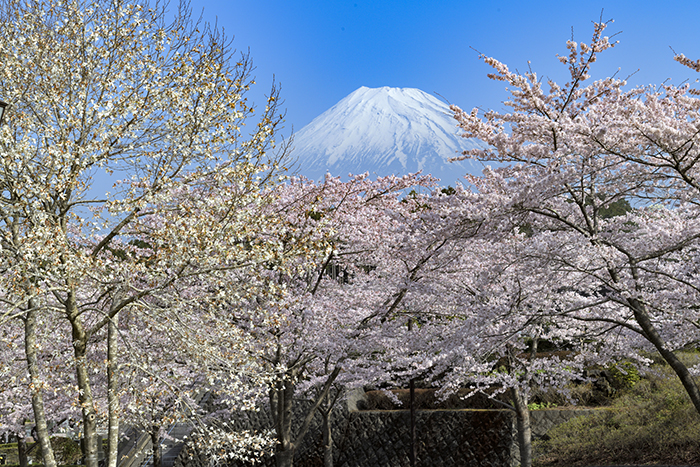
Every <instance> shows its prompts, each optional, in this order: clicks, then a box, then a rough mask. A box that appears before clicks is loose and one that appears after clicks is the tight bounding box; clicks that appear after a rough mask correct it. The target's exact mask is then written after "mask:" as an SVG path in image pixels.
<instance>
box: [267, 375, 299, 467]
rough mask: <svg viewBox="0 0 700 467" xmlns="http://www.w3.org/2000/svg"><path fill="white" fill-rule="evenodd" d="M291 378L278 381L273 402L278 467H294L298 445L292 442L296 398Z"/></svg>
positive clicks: (272, 398)
mask: <svg viewBox="0 0 700 467" xmlns="http://www.w3.org/2000/svg"><path fill="white" fill-rule="evenodd" d="M293 377H294V375H291V376H290V377H288V378H286V379H284V380H281V381H278V382H277V384H276V385H275V388H274V389H273V391H274V395H273V396H272V397H271V401H272V402H273V404H274V405H275V407H273V413H274V414H275V415H276V417H275V428H276V431H277V448H276V451H275V462H276V465H277V467H292V465H293V463H294V451H295V450H296V445H295V444H294V443H293V442H292V403H293V398H294V383H292V378H293Z"/></svg>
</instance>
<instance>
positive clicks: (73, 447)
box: [0, 436, 82, 467]
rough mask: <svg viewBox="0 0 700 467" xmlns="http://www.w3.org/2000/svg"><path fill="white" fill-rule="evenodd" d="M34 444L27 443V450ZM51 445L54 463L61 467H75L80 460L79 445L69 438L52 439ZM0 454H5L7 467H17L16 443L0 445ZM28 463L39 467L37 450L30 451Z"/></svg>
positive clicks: (39, 457)
mask: <svg viewBox="0 0 700 467" xmlns="http://www.w3.org/2000/svg"><path fill="white" fill-rule="evenodd" d="M34 444H35V443H27V449H30V448H32V447H33V446H34ZM51 445H52V446H53V449H54V456H55V457H56V462H57V463H58V464H59V465H62V466H70V465H76V464H77V462H78V461H79V460H80V457H81V455H82V454H81V452H80V444H79V443H78V442H77V441H74V440H72V439H69V438H63V437H59V436H56V437H53V438H51ZM0 453H2V454H6V455H7V458H6V460H5V462H6V464H5V465H7V466H13V465H19V456H18V454H17V443H9V444H0ZM29 461H30V463H31V465H33V466H35V467H39V464H40V463H41V461H42V459H41V451H40V450H39V449H38V447H37V448H35V449H31V451H30V453H29Z"/></svg>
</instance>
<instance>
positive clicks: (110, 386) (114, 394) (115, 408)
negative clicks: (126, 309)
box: [107, 313, 119, 467]
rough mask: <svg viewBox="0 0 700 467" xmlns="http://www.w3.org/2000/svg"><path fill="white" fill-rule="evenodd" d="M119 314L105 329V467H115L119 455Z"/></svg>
mask: <svg viewBox="0 0 700 467" xmlns="http://www.w3.org/2000/svg"><path fill="white" fill-rule="evenodd" d="M118 322H119V313H117V314H116V315H114V316H113V317H112V320H111V321H110V322H109V325H108V328H107V403H108V412H109V413H108V417H109V427H108V432H107V437H108V438H107V467H117V461H118V459H117V456H118V455H119V393H118V390H119V384H118V382H119V377H118V375H117V345H118V342H117V332H118V329H117V324H118Z"/></svg>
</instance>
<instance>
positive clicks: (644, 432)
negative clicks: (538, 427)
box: [534, 366, 700, 467]
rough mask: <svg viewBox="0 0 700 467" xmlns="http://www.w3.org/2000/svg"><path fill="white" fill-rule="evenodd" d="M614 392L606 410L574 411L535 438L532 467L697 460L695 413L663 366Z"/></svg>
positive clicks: (699, 423)
mask: <svg viewBox="0 0 700 467" xmlns="http://www.w3.org/2000/svg"><path fill="white" fill-rule="evenodd" d="M656 370H657V371H655V374H650V375H647V376H645V377H644V378H643V379H640V380H638V381H635V384H633V385H632V386H631V387H629V388H627V389H625V390H624V391H620V392H619V396H618V397H616V398H615V399H614V400H613V402H612V404H611V410H605V411H601V412H600V413H597V414H595V415H592V416H588V417H579V418H576V419H574V420H571V421H569V422H567V423H565V424H563V425H560V426H558V427H556V428H554V429H552V430H550V432H549V433H548V436H549V437H550V439H549V440H546V441H538V442H536V443H535V456H536V458H535V462H534V465H535V466H537V467H555V466H556V467H560V466H561V467H563V466H586V465H606V464H608V465H610V464H647V463H663V464H683V465H688V464H694V465H697V464H700V415H698V413H697V411H696V410H695V408H694V406H693V405H692V403H691V402H690V398H689V397H688V395H687V394H686V392H685V389H684V388H683V386H682V385H681V383H680V381H679V380H678V378H677V377H676V376H675V374H673V373H672V372H671V370H670V369H669V368H668V367H664V366H659V367H656Z"/></svg>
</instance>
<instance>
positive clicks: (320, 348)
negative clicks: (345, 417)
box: [222, 174, 430, 466]
mask: <svg viewBox="0 0 700 467" xmlns="http://www.w3.org/2000/svg"><path fill="white" fill-rule="evenodd" d="M420 183H423V184H425V183H430V182H429V180H428V179H424V180H421V179H418V178H415V177H404V178H401V179H396V178H394V177H387V178H383V179H378V180H376V181H370V180H369V179H368V176H367V175H366V174H365V175H363V176H357V177H354V178H353V179H351V180H350V181H349V182H341V181H340V180H339V179H336V178H330V177H329V178H327V179H326V180H325V181H324V183H322V184H318V185H317V184H314V183H311V182H308V181H306V180H303V179H293V180H291V181H290V183H288V184H285V185H282V186H278V187H276V189H275V193H276V201H275V203H273V204H270V205H269V209H271V210H272V211H273V212H274V213H275V217H277V218H279V219H281V223H280V225H281V226H282V227H280V228H279V229H278V230H277V231H276V232H275V233H274V235H276V236H277V239H276V240H274V242H275V243H276V244H278V245H280V246H281V251H280V253H279V255H278V256H276V257H275V258H273V259H272V260H271V261H270V262H269V263H267V267H266V268H264V269H262V270H259V271H257V272H256V271H253V270H250V272H252V273H254V276H253V277H246V278H244V279H235V280H244V281H245V282H247V283H249V284H250V283H259V284H261V285H262V286H261V288H262V289H264V290H267V291H268V292H269V291H274V293H268V295H267V296H264V297H263V296H250V299H249V300H247V301H239V302H238V303H230V304H229V309H230V310H231V311H229V312H227V313H228V316H227V317H222V320H224V319H228V322H230V323H232V324H233V325H235V326H238V327H240V328H241V329H244V330H245V331H246V332H247V333H248V334H250V335H253V336H255V337H256V339H257V341H258V345H257V347H255V348H254V352H255V355H256V357H257V358H258V359H259V361H260V362H262V363H264V364H265V365H267V366H268V367H269V369H270V372H271V373H273V374H274V375H275V377H274V379H272V380H271V381H270V385H269V393H268V401H269V404H270V409H271V413H272V418H273V420H274V424H275V426H274V429H275V433H276V437H277V445H276V450H275V459H276V462H277V465H279V466H291V465H292V463H293V458H294V454H295V452H296V449H297V447H298V446H299V444H300V443H301V441H302V439H303V438H304V436H305V435H306V433H307V431H308V429H309V427H310V425H311V423H312V421H313V418H314V416H315V414H316V413H317V412H318V411H319V409H321V408H322V411H323V412H324V414H325V417H324V420H325V424H326V425H325V429H326V433H328V431H329V425H328V422H329V419H330V414H331V412H332V405H329V394H330V392H331V388H332V387H333V386H334V384H335V385H336V387H337V386H338V385H339V384H341V383H343V384H355V385H357V384H362V382H364V381H367V378H370V377H371V376H369V375H368V371H366V370H358V366H357V365H355V364H354V363H353V360H354V359H360V360H361V359H363V356H364V355H367V354H370V353H372V348H374V349H375V350H376V349H381V348H382V347H378V346H377V342H376V341H372V340H371V339H365V338H364V337H365V336H366V334H367V332H368V330H369V328H367V326H366V322H365V321H364V320H365V319H367V318H370V315H371V314H372V313H376V311H377V308H378V307H382V306H384V305H385V302H387V299H388V296H387V295H386V291H384V290H381V289H380V288H379V287H378V285H379V283H380V281H379V280H378V279H377V273H375V272H374V271H375V270H376V269H377V267H376V266H375V265H374V263H375V261H377V258H382V260H383V259H384V253H386V252H389V251H390V248H389V247H388V246H387V245H388V244H391V241H392V240H393V235H394V233H395V231H396V229H397V227H398V226H399V225H400V222H399V221H398V212H403V211H409V210H410V205H409V204H406V203H402V202H401V201H400V198H401V197H402V196H403V195H402V193H403V191H402V190H405V189H408V188H411V187H415V186H418V184H420ZM270 234H272V232H270ZM284 258H288V260H287V261H286V262H285V261H283V259H284ZM382 266H384V265H382ZM382 271H384V269H383V267H382ZM240 272H243V273H247V272H246V271H236V272H235V273H234V275H235V274H239V273H240ZM222 311H225V309H222ZM261 317H266V318H265V319H261ZM372 346H374V347H372ZM307 398H310V399H311V401H310V402H309V406H308V409H304V415H303V417H302V421H301V424H300V426H298V427H296V428H295V425H294V423H293V413H294V412H295V407H298V402H299V400H300V399H307ZM336 400H337V398H336ZM327 438H328V439H327V440H326V446H327V449H326V454H325V456H324V457H325V458H326V465H332V451H331V440H330V436H328V437H327Z"/></svg>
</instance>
